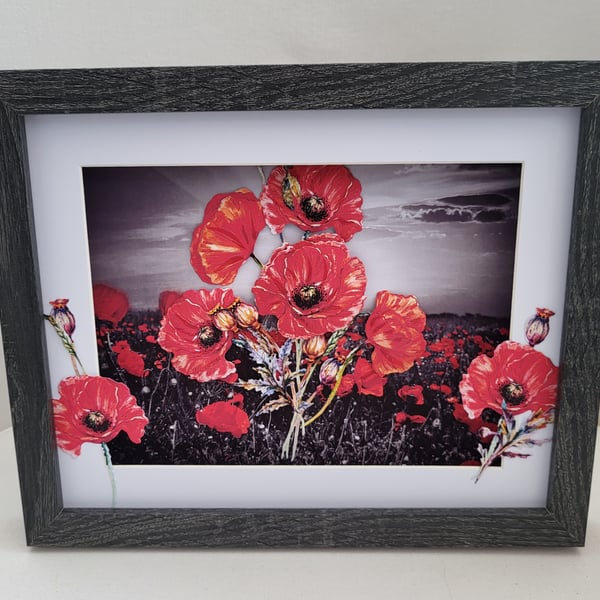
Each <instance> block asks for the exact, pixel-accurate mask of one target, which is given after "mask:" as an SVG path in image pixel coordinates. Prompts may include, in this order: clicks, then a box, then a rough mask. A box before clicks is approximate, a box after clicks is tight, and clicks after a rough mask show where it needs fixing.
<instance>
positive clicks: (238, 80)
mask: <svg viewBox="0 0 600 600" xmlns="http://www.w3.org/2000/svg"><path fill="white" fill-rule="evenodd" d="M599 95H600V63H585V62H574V63H488V64H485V63H471V64H452V63H445V64H435V63H427V64H389V65H376V64H362V65H286V66H250V67H202V68H159V69H100V70H93V71H85V70H84V71H79V70H64V71H60V70H58V71H19V72H0V286H1V287H0V319H1V323H2V328H3V338H4V351H5V356H6V362H7V377H8V382H9V393H10V398H11V410H12V417H13V425H14V433H15V440H16V447H17V461H18V467H19V476H20V482H21V492H22V498H23V511H24V516H25V526H26V532H27V541H28V543H30V544H34V545H43V546H163V547H172V546H203V547H218V546H224V547H248V546H254V547H307V546H313V547H334V546H361V547H393V546H526V545H537V546H558V545H559V546H576V545H582V544H583V543H584V540H585V526H586V520H587V510H588V501H589V491H590V485H591V473H592V460H593V446H594V439H595V427H596V421H597V416H598V394H597V384H596V379H595V377H596V373H597V372H598V370H599V367H600V356H599V344H598V341H599V339H600V338H599V335H598V334H599V331H600V325H599V320H598V315H599V314H600V281H599V279H600V276H599V267H600V255H599V252H600V248H599V241H598V240H599V239H600V204H599V203H600V184H599V176H600V152H599V150H598V145H599V142H600V108H599V106H600V104H599V102H600V101H599V100H598V96H599ZM496 106H506V107H510V106H577V107H581V108H582V109H583V111H582V127H581V141H580V148H579V156H578V167H577V169H578V170H577V185H576V190H575V207H574V220H573V229H572V238H571V248H570V259H569V278H568V286H567V287H568V291H567V303H566V315H565V331H564V336H563V352H562V361H561V366H562V383H561V400H560V410H559V413H558V423H557V427H556V440H555V444H554V448H553V460H552V467H551V485H550V490H549V494H548V502H547V507H546V508H543V509H508V510H507V509H502V510H499V509H489V510H488V509H485V510H484V509H458V510H457V509H454V510H429V509H427V510H419V509H410V510H399V509H398V510H379V509H360V510H347V509H344V510H334V509H327V510H268V509H264V510H142V509H140V510H83V509H63V508H62V499H61V495H60V479H59V473H58V465H57V455H56V450H55V449H54V446H53V431H52V420H51V417H50V404H49V398H50V393H49V385H48V377H47V366H46V362H47V361H46V351H45V342H44V336H43V327H42V325H43V323H42V317H41V314H42V303H41V301H40V293H39V284H38V267H37V262H36V255H35V232H34V230H33V224H32V214H31V213H32V210H31V201H30V193H29V184H28V170H27V157H26V153H25V130H24V125H23V123H24V120H23V116H24V115H27V114H41V113H59V114H60V113H83V112H141V111H144V112H148V111H165V112H172V111H192V110H198V111H228V110H304V109H347V108H365V109H368V108H411V107H413V108H434V107H435V108H446V107H448V108H451V107H496Z"/></svg>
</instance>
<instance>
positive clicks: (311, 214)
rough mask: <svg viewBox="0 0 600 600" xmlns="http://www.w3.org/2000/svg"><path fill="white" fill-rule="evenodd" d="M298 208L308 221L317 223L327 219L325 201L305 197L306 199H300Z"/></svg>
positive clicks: (313, 197) (316, 197)
mask: <svg viewBox="0 0 600 600" xmlns="http://www.w3.org/2000/svg"><path fill="white" fill-rule="evenodd" d="M300 208H301V209H302V212H303V213H304V214H305V215H306V218H307V219H308V220H309V221H313V222H315V223H317V222H319V221H322V220H323V219H325V218H326V217H327V206H326V204H325V200H323V198H319V196H307V197H306V198H302V201H301V202H300Z"/></svg>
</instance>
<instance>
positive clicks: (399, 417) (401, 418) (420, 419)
mask: <svg viewBox="0 0 600 600" xmlns="http://www.w3.org/2000/svg"><path fill="white" fill-rule="evenodd" d="M394 421H395V422H396V425H395V427H394V429H398V428H399V427H400V425H403V424H404V423H406V422H407V421H408V422H409V423H415V424H416V425H422V424H423V423H425V421H427V417H424V416H423V415H409V414H407V413H405V412H404V411H401V412H397V413H396V416H395V417H394Z"/></svg>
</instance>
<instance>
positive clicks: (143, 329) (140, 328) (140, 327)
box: [138, 323, 148, 333]
mask: <svg viewBox="0 0 600 600" xmlns="http://www.w3.org/2000/svg"><path fill="white" fill-rule="evenodd" d="M138 331H141V332H142V333H148V325H146V323H141V324H140V325H138Z"/></svg>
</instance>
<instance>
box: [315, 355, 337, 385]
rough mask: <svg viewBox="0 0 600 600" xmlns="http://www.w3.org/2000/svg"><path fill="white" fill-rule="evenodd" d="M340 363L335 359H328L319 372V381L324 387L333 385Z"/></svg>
mask: <svg viewBox="0 0 600 600" xmlns="http://www.w3.org/2000/svg"><path fill="white" fill-rule="evenodd" d="M339 370H340V363H339V362H338V361H337V360H336V359H335V358H328V359H327V360H326V361H325V362H324V363H323V364H322V365H321V370H320V371H319V381H320V382H321V383H322V384H323V385H331V384H332V383H334V382H335V380H336V379H337V375H338V372H339Z"/></svg>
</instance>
